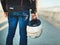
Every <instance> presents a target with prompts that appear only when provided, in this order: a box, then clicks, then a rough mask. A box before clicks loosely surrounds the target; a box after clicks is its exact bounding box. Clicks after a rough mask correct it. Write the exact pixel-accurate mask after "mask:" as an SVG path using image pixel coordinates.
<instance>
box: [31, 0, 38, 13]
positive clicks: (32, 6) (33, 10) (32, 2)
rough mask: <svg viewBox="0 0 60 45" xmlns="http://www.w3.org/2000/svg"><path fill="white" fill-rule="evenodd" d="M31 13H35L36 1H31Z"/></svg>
mask: <svg viewBox="0 0 60 45" xmlns="http://www.w3.org/2000/svg"><path fill="white" fill-rule="evenodd" d="M31 9H32V11H31V13H36V11H37V10H36V0H31Z"/></svg>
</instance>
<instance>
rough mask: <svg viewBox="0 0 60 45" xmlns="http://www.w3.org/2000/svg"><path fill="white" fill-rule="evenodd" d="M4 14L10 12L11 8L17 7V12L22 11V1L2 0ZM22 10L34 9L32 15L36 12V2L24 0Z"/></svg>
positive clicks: (34, 0)
mask: <svg viewBox="0 0 60 45" xmlns="http://www.w3.org/2000/svg"><path fill="white" fill-rule="evenodd" d="M1 3H2V7H3V9H4V12H8V10H9V9H8V8H9V7H10V6H13V7H15V9H14V11H15V10H21V8H20V7H21V0H1ZM22 7H23V8H22V9H32V11H31V12H32V13H35V12H36V0H23V2H22Z"/></svg>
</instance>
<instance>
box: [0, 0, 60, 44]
mask: <svg viewBox="0 0 60 45" xmlns="http://www.w3.org/2000/svg"><path fill="white" fill-rule="evenodd" d="M37 2H38V3H37V15H38V18H39V19H40V20H41V22H42V25H43V32H42V34H41V36H40V37H39V38H36V39H32V38H30V37H28V45H60V35H59V34H60V0H38V1H37ZM7 33H8V19H7V17H5V14H4V12H3V9H2V6H1V2H0V45H5V44H6V37H7ZM13 44H14V45H18V44H19V22H18V25H17V28H16V34H15V37H14V40H13Z"/></svg>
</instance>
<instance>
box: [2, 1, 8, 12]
mask: <svg viewBox="0 0 60 45" xmlns="http://www.w3.org/2000/svg"><path fill="white" fill-rule="evenodd" d="M1 4H2V8H3V10H4V12H7V10H6V0H1Z"/></svg>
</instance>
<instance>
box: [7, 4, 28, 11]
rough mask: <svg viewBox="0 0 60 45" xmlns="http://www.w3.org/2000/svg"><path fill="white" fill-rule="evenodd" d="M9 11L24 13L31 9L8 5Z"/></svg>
mask: <svg viewBox="0 0 60 45" xmlns="http://www.w3.org/2000/svg"><path fill="white" fill-rule="evenodd" d="M7 7H8V9H7V10H9V11H22V10H26V9H29V7H28V6H24V5H23V6H20V5H8V6H7Z"/></svg>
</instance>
